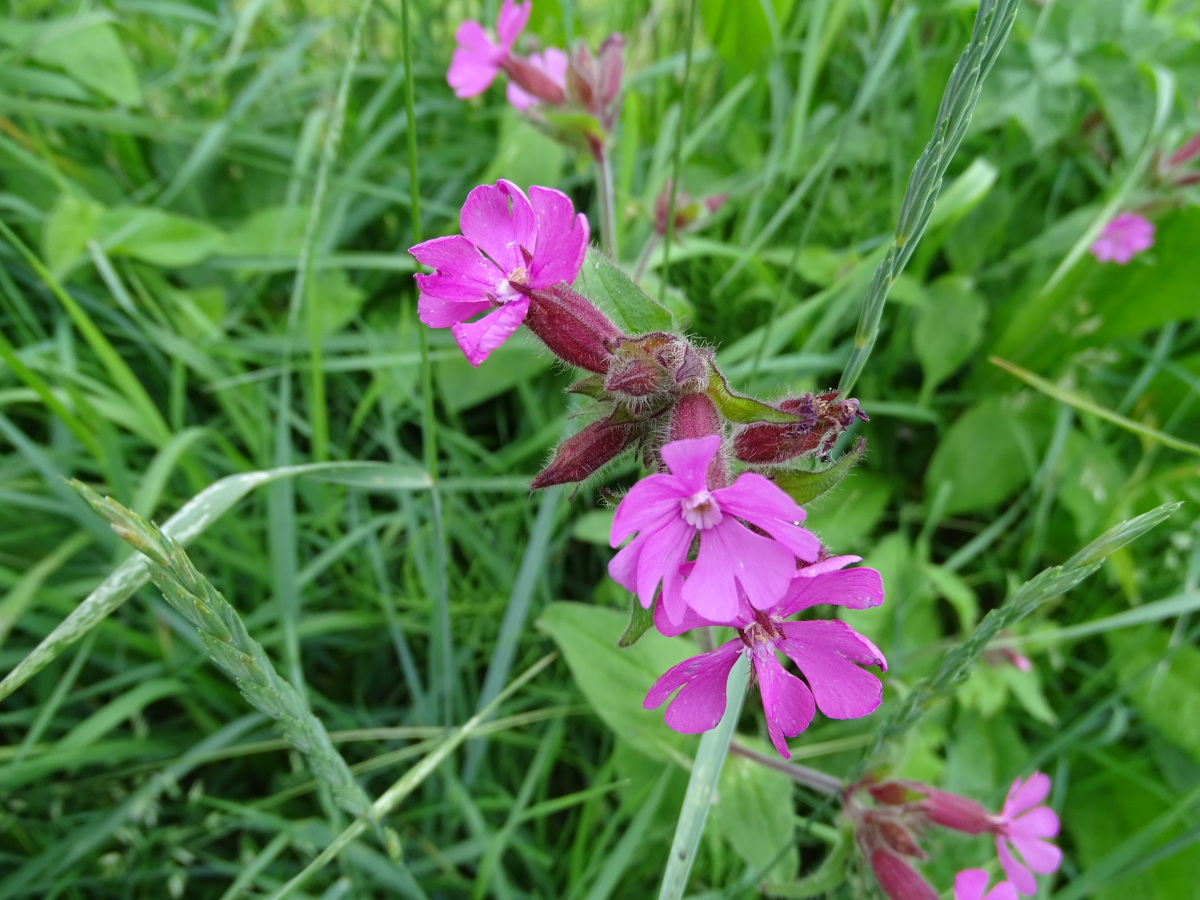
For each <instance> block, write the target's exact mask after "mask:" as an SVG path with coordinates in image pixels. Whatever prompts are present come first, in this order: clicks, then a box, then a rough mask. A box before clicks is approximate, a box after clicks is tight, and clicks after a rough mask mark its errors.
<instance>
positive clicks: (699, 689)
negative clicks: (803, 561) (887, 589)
mask: <svg viewBox="0 0 1200 900" xmlns="http://www.w3.org/2000/svg"><path fill="white" fill-rule="evenodd" d="M858 560H859V557H857V556H839V557H833V558H831V559H827V560H824V561H823V562H819V563H816V564H814V565H811V566H806V567H805V568H803V569H801V570H800V571H799V572H798V573H797V574H796V576H795V578H793V579H792V582H791V583H790V584H789V585H788V587H787V590H786V591H785V592H784V594H783V596H782V597H781V598H780V599H779V600H778V601H777V602H776V603H774V604H772V605H771V606H769V607H767V608H766V609H757V610H756V609H753V608H752V607H751V605H750V604H749V603H748V602H747V598H746V597H745V596H744V595H742V596H741V597H739V602H738V610H737V613H736V614H735V615H734V616H733V617H731V618H728V619H721V620H713V619H707V618H705V617H704V616H701V615H700V614H698V613H696V612H695V611H694V610H691V609H687V610H685V612H684V615H683V621H682V622H679V623H672V622H671V621H670V619H669V618H668V617H667V614H666V611H665V610H664V603H663V602H661V601H660V602H659V604H658V605H657V606H656V607H655V610H654V623H655V625H656V626H657V627H658V629H659V630H660V631H661V632H662V633H663V634H665V635H667V636H668V637H673V636H674V635H677V634H681V633H683V632H684V631H687V630H688V629H691V628H696V627H699V626H703V625H728V626H731V627H733V628H736V629H737V630H738V636H737V637H736V638H734V639H733V640H731V641H728V642H726V643H725V644H722V645H721V646H720V647H718V648H717V649H716V650H713V651H712V652H711V653H704V654H701V655H700V656H693V657H692V658H691V659H686V660H684V661H683V662H681V663H679V664H678V665H677V666H673V667H672V668H670V669H668V670H667V672H666V673H665V674H664V675H663V676H662V677H661V678H659V679H658V681H656V682H655V683H654V686H653V687H651V688H650V692H649V693H648V694H646V699H645V701H644V702H643V704H642V705H643V706H644V707H645V708H646V709H655V708H657V707H659V706H661V705H662V703H663V701H664V700H666V699H667V697H669V696H670V695H671V694H672V693H674V692H675V691H678V692H679V693H678V694H676V695H675V699H674V700H672V701H671V703H670V704H669V705H668V706H667V712H666V716H665V718H666V722H667V724H668V725H669V726H670V727H671V728H673V729H674V730H675V731H678V732H680V733H681V734H697V733H699V732H701V731H708V730H709V729H710V728H715V727H716V726H717V724H718V723H719V722H720V721H721V717H722V716H724V715H725V683H726V682H727V681H728V680H729V673H730V671H731V670H732V669H733V666H734V663H736V662H737V658H738V657H739V656H740V655H742V654H743V653H745V654H748V655H749V656H750V661H751V663H752V665H753V666H754V675H755V677H756V679H757V681H758V685H759V690H760V692H761V694H762V704H763V712H764V713H765V715H766V720H767V733H768V734H769V735H770V737H771V743H772V744H774V745H775V749H776V750H778V751H779V754H780V755H781V756H783V757H784V758H785V759H788V758H790V757H791V754H790V753H789V752H788V747H787V741H786V738H789V737H795V736H796V735H798V734H799V733H800V732H802V731H803V730H804V729H805V728H807V727H808V724H809V722H811V721H812V717H813V713H814V711H815V709H816V708H819V709H820V710H821V712H823V713H824V714H825V715H827V716H829V717H830V718H831V719H857V718H859V717H860V716H865V715H867V714H868V713H871V712H874V711H875V709H876V708H877V707H878V706H879V703H880V700H881V699H882V698H883V687H882V685H881V684H880V683H879V679H878V678H877V677H876V676H875V675H874V674H873V673H871V672H867V671H865V670H863V669H860V668H858V665H856V663H858V664H861V665H868V666H879V667H880V669H881V670H882V671H887V661H886V660H885V659H884V658H883V654H882V653H880V652H879V650H878V648H877V647H876V646H875V645H874V644H872V643H871V642H870V641H869V640H867V639H866V638H865V637H863V636H862V635H861V634H859V633H858V632H857V631H855V630H854V629H853V628H851V627H850V626H849V625H847V624H846V623H845V622H840V621H838V620H836V619H828V620H810V621H804V622H785V621H784V619H786V618H788V617H789V616H793V615H795V614H796V613H798V612H800V611H801V610H804V609H808V608H809V607H810V606H815V605H817V604H820V603H831V604H834V605H836V606H844V607H847V608H849V609H865V608H867V607H871V606H878V605H879V604H880V603H882V602H883V583H882V582H881V580H880V578H879V573H878V572H876V571H875V570H874V569H865V568H864V569H846V570H845V571H841V570H842V569H843V567H844V566H846V565H847V564H849V563H851V562H858ZM698 571H699V566H698V565H697V566H696V568H695V569H694V570H693V571H692V572H691V574H690V575H689V578H695V577H697V574H696V573H697V572H698ZM780 651H782V652H783V654H784V655H785V656H786V657H788V659H790V660H791V661H792V662H794V663H795V664H796V666H797V668H799V669H800V672H801V674H802V675H804V678H805V681H807V684H806V683H805V681H801V680H800V679H799V678H797V677H796V676H795V675H792V674H791V673H789V672H788V671H787V670H786V669H784V667H783V664H782V663H781V662H780V661H779V656H778V653H779V652H780Z"/></svg>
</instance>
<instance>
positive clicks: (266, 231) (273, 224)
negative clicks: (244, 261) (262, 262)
mask: <svg viewBox="0 0 1200 900" xmlns="http://www.w3.org/2000/svg"><path fill="white" fill-rule="evenodd" d="M308 214H309V210H308V207H304V208H293V207H288V206H268V207H267V208H266V209H260V210H258V211H257V212H255V213H253V214H252V215H250V216H249V217H248V218H246V220H245V221H243V222H242V223H241V224H240V225H238V226H237V227H236V228H235V229H233V231H231V232H229V239H228V240H227V241H226V242H225V245H224V246H223V247H221V254H222V255H223V256H284V257H292V258H295V257H297V256H299V255H300V250H301V249H302V248H303V246H304V231H305V229H306V228H307V226H308Z"/></svg>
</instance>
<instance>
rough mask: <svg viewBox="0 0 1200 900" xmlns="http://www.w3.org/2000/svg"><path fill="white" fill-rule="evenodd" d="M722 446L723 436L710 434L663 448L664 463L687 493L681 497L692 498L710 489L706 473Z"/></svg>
mask: <svg viewBox="0 0 1200 900" xmlns="http://www.w3.org/2000/svg"><path fill="white" fill-rule="evenodd" d="M720 446H721V436H720V435H717V434H710V435H708V436H706V437H702V438H689V439H686V440H682V441H672V442H671V443H669V444H667V445H666V446H664V447H663V448H662V458H663V462H665V463H666V464H667V468H668V469H670V470H671V474H672V475H674V476H675V477H676V478H678V479H679V485H680V488H681V489H685V490H686V491H687V493H681V494H680V496H681V497H690V496H691V495H692V494H696V493H699V492H700V491H703V490H707V489H708V482H707V481H706V480H705V473H706V472H707V471H708V463H709V461H710V460H711V459H712V458H713V456H714V455H715V454H716V452H717V450H718V448H720ZM713 493H714V494H715V493H716V491H713ZM719 502H720V501H718V503H719Z"/></svg>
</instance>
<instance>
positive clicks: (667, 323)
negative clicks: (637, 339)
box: [574, 247, 674, 335]
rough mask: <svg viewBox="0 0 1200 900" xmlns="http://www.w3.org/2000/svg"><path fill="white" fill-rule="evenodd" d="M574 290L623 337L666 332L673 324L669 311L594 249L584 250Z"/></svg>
mask: <svg viewBox="0 0 1200 900" xmlns="http://www.w3.org/2000/svg"><path fill="white" fill-rule="evenodd" d="M574 287H575V290H576V291H578V292H579V293H581V294H583V296H585V297H587V298H588V299H589V300H591V301H592V303H594V304H596V306H598V307H599V308H600V310H601V311H602V312H603V313H604V314H605V315H607V316H608V317H609V318H610V319H612V320H613V322H614V323H616V326H617V327H618V328H620V329H621V330H622V331H624V332H625V333H626V334H631V335H634V334H645V333H646V332H648V331H670V330H671V328H672V326H673V324H674V321H673V319H672V318H671V314H670V313H669V312H667V311H666V310H665V309H664V308H663V307H662V306H660V305H659V304H658V303H657V302H655V301H654V300H653V299H651V298H650V297H649V296H648V295H647V294H646V292H645V291H643V290H642V289H641V288H640V287H638V286H637V285H636V284H634V283H633V282H632V281H630V279H629V276H628V275H626V274H625V273H624V272H622V271H621V270H620V269H619V268H617V266H616V265H614V264H613V262H612V260H610V259H609V258H608V257H607V256H605V255H604V254H603V253H601V252H600V251H599V250H597V249H596V248H594V247H592V248H589V249H588V253H587V258H586V259H585V260H584V261H583V268H581V269H580V270H579V277H578V278H576V279H575V285H574Z"/></svg>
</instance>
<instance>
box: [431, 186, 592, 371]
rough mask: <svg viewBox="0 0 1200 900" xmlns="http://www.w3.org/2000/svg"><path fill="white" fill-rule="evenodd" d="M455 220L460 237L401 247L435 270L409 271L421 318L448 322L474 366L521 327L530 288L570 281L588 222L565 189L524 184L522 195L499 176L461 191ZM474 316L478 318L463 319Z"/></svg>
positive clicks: (576, 271) (441, 325) (579, 258)
mask: <svg viewBox="0 0 1200 900" xmlns="http://www.w3.org/2000/svg"><path fill="white" fill-rule="evenodd" d="M461 222H462V231H463V233H462V234H461V235H452V236H450V237H441V238H434V239H433V240H431V241H425V242H424V243H423V244H417V246H415V247H410V248H409V251H408V252H409V253H411V254H412V255H413V256H415V257H416V258H417V261H418V262H420V263H422V264H423V265H426V266H430V267H431V268H433V269H434V270H435V272H434V274H432V275H422V274H418V275H417V276H416V279H417V285H418V286H419V287H420V289H421V297H420V300H419V301H418V304H417V314H418V316H419V317H420V319H421V321H422V322H424V323H425V324H426V325H428V326H430V327H431V328H446V327H449V328H450V331H451V332H452V333H453V334H454V339H455V340H456V341H458V346H459V347H461V348H462V351H463V353H465V354H466V357H467V359H468V360H469V361H470V363H471V365H473V366H478V365H479V364H480V363H481V362H483V361H484V360H485V359H487V357H488V354H489V353H491V352H492V351H493V350H495V349H496V348H497V347H499V346H500V345H501V344H502V343H504V341H505V340H506V339H507V338H508V337H509V335H511V334H512V333H513V332H514V331H516V330H517V329H518V328H519V327H521V323H522V322H523V321H524V320H525V313H526V312H527V311H528V309H529V293H530V292H531V291H536V290H541V289H542V288H548V287H551V286H552V285H556V284H559V283H560V282H564V281H565V282H572V281H574V280H575V276H577V275H578V274H579V269H580V267H581V266H582V265H583V257H584V254H586V253H587V246H588V223H587V217H586V216H584V215H583V213H579V214H578V215H576V214H575V208H574V207H573V206H572V205H571V201H570V199H569V198H568V197H567V195H566V194H563V193H561V192H560V191H556V190H552V189H551V188H544V187H531V188H530V189H529V196H528V197H526V196H525V194H524V192H522V190H521V189H520V188H519V187H517V186H516V185H515V184H513V183H512V182H511V181H505V180H503V179H501V180H500V181H497V182H496V183H495V184H494V185H480V186H479V187H477V188H475V189H474V190H473V191H471V193H470V194H468V195H467V200H466V202H465V203H464V204H463V208H462V215H461ZM478 313H484V315H483V316H482V317H481V318H479V319H476V320H475V321H473V322H469V321H467V320H468V319H470V318H471V317H472V316H475V315H477V314H478Z"/></svg>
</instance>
